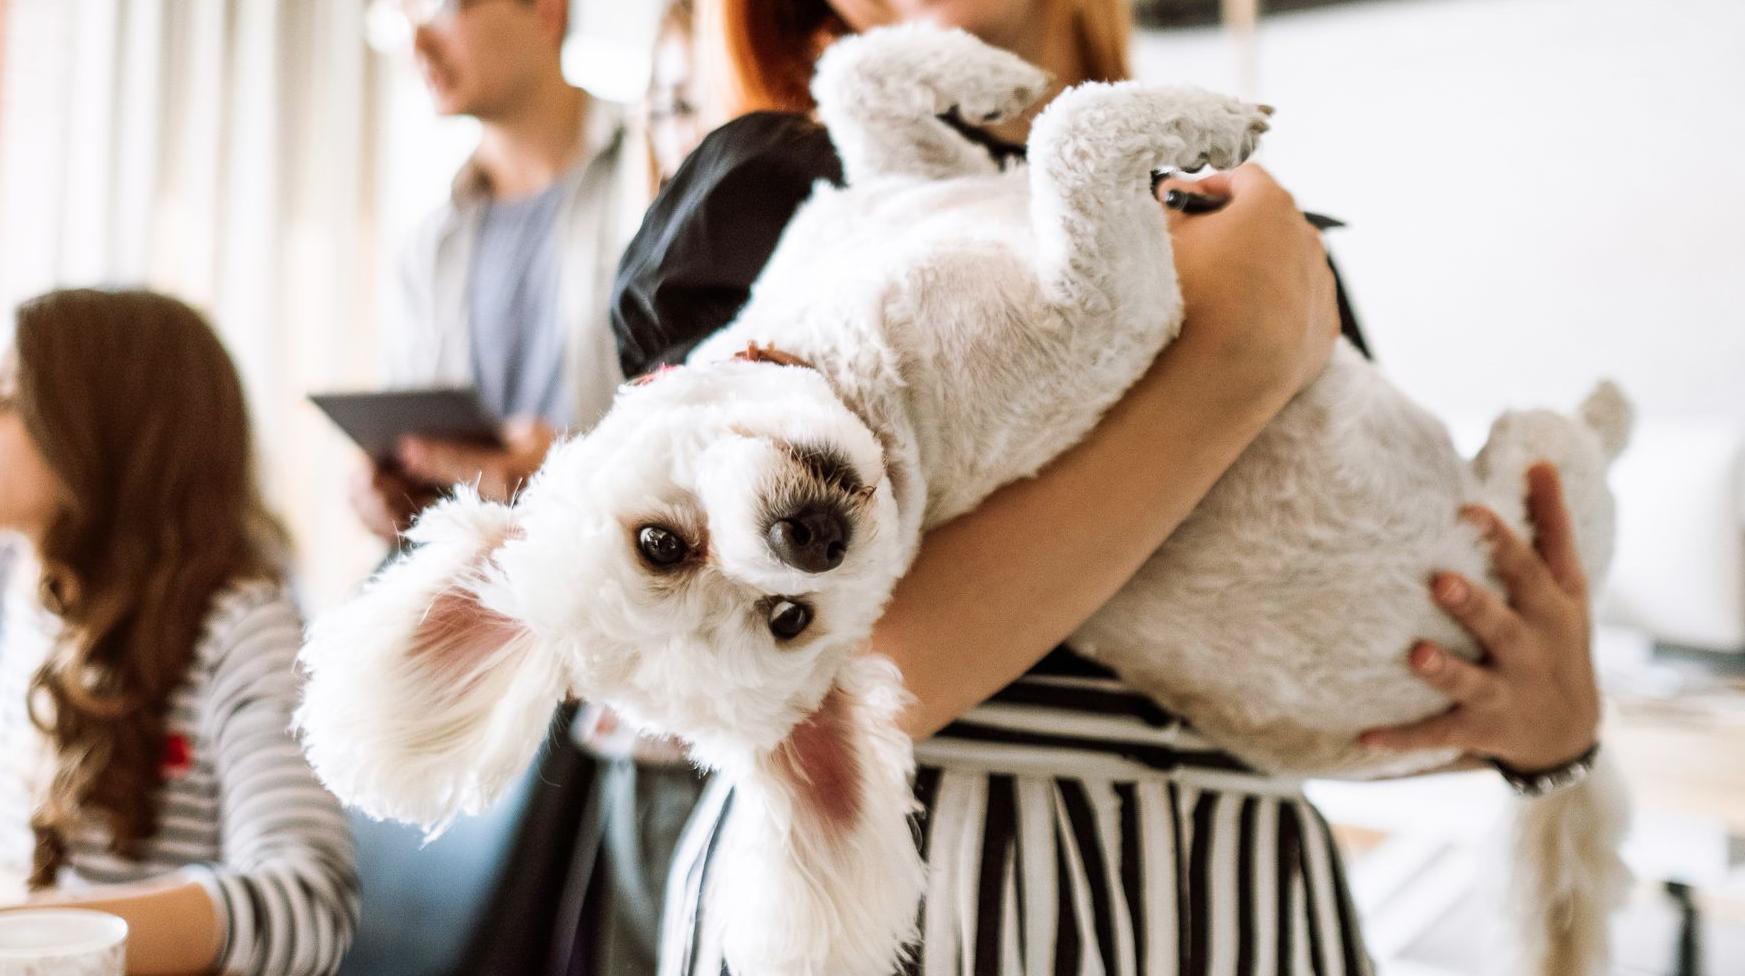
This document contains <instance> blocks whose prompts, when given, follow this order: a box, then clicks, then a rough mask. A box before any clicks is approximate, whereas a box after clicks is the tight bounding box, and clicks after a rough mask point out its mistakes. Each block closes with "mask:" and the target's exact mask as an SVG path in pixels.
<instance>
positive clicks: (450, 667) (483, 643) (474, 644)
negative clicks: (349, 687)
mask: <svg viewBox="0 0 1745 976" xmlns="http://www.w3.org/2000/svg"><path fill="white" fill-rule="evenodd" d="M522 633H523V631H522V627H521V624H520V623H518V622H517V621H514V620H511V619H510V618H508V617H505V616H504V615H502V614H500V613H498V612H497V611H495V610H492V609H490V608H489V607H486V606H485V605H484V604H482V603H480V602H479V598H478V595H477V594H475V593H474V592H473V590H472V588H471V587H469V586H467V585H465V584H464V583H459V582H456V583H454V584H451V585H450V586H448V587H447V588H446V589H444V590H443V591H442V592H441V593H438V594H437V595H436V599H434V600H432V601H430V608H429V609H428V610H426V611H425V613H424V619H423V620H420V621H419V622H418V626H417V627H416V628H414V629H413V631H412V646H411V647H410V648H409V649H408V651H407V654H408V656H409V657H410V658H411V659H412V660H414V661H417V662H419V663H422V664H425V665H427V666H429V667H431V668H433V669H435V670H437V671H439V672H441V673H443V675H444V676H445V677H447V678H450V679H452V680H455V681H457V682H460V683H461V686H462V687H461V688H460V689H457V690H464V689H465V687H466V686H468V685H471V684H472V683H473V682H474V681H477V680H478V679H480V678H482V677H483V672H482V671H481V670H479V668H478V665H479V664H480V663H481V662H482V661H484V660H485V659H486V658H489V657H490V656H491V655H492V654H493V653H495V652H496V651H498V650H500V649H502V648H503V647H504V646H505V645H507V644H508V643H509V642H510V641H512V640H515V639H516V638H517V637H519V636H521V634H522Z"/></svg>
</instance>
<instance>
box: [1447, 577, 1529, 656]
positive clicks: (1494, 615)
mask: <svg viewBox="0 0 1745 976" xmlns="http://www.w3.org/2000/svg"><path fill="white" fill-rule="evenodd" d="M1430 592H1431V593H1432V594H1433V595H1434V596H1435V597H1436V602H1437V603H1439V604H1441V606H1442V609H1443V610H1445V611H1447V612H1448V615H1449V616H1451V617H1453V618H1454V620H1455V622H1456V623H1458V624H1460V626H1461V627H1463V628H1465V629H1466V632H1467V633H1469V634H1471V635H1472V636H1473V637H1475V638H1477V639H1478V642H1479V643H1480V644H1481V645H1483V646H1484V649H1485V650H1487V651H1489V652H1490V653H1491V655H1492V656H1493V657H1496V658H1499V659H1503V658H1507V657H1509V656H1510V654H1511V653H1512V652H1514V651H1515V649H1516V648H1518V647H1519V646H1520V644H1521V642H1522V640H1523V639H1524V638H1525V636H1526V627H1525V625H1524V624H1523V623H1522V622H1521V618H1520V616H1519V615H1518V614H1516V613H1515V611H1514V610H1513V609H1511V608H1510V607H1509V605H1508V604H1507V603H1504V602H1503V599H1502V598H1501V597H1499V596H1497V595H1496V594H1495V593H1493V592H1491V591H1490V590H1489V589H1488V588H1486V587H1483V586H1474V585H1473V584H1472V583H1471V582H1470V581H1469V580H1467V579H1466V577H1464V576H1461V575H1459V574H1458V573H1442V574H1440V575H1438V576H1437V577H1436V579H1435V581H1434V582H1433V583H1432V584H1431V587H1430Z"/></svg>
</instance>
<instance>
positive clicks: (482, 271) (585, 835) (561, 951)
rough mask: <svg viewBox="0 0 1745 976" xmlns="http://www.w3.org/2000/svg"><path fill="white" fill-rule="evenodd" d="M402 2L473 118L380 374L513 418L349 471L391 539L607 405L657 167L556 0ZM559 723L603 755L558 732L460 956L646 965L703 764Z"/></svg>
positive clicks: (504, 477) (600, 726)
mask: <svg viewBox="0 0 1745 976" xmlns="http://www.w3.org/2000/svg"><path fill="white" fill-rule="evenodd" d="M401 9H402V11H403V12H404V14H405V16H406V18H407V20H408V21H409V23H410V24H411V26H412V28H413V49H414V52H415V57H416V62H417V66H418V69H419V71H420V73H421V74H422V76H423V79H424V82H425V84H426V86H427V88H428V89H429V91H430V94H431V98H432V100H433V101H434V103H435V107H436V110H437V111H438V112H439V113H441V114H443V115H465V116H471V117H473V118H475V119H477V120H478V121H479V123H480V136H479V143H478V147H477V148H476V149H475V150H474V152H473V154H472V156H471V157H470V158H469V159H468V160H467V162H466V163H465V165H463V166H462V167H461V169H460V172H459V173H457V174H456V176H455V179H454V182H453V188H452V191H451V194H450V196H449V199H448V200H446V201H444V202H443V204H442V205H441V206H440V207H438V208H437V209H436V211H435V212H434V213H432V214H431V215H430V217H429V219H428V220H426V221H425V223H424V224H423V226H422V227H421V228H420V229H419V230H418V231H417V233H416V234H415V236H414V237H413V238H412V240H411V241H409V242H408V244H407V246H406V248H405V251H404V254H403V258H402V262H401V267H400V284H401V288H400V292H401V296H400V297H401V305H402V307H401V310H400V311H401V315H400V316H399V318H398V319H397V320H396V321H395V322H394V323H393V324H392V326H391V328H390V330H389V333H388V344H387V350H386V352H387V359H388V362H389V364H390V367H389V368H390V378H391V380H392V382H393V383H394V385H396V386H404V387H435V386H459V387H469V386H470V387H474V388H476V389H477V391H478V393H479V397H480V400H481V402H482V403H483V404H484V406H485V407H486V409H488V410H491V411H493V412H494V413H495V414H496V415H497V416H499V417H503V418H507V419H506V421H505V423H504V425H503V428H502V430H501V444H500V446H498V447H483V446H480V445H477V444H474V443H461V442H453V441H443V440H439V439H433V438H407V439H406V441H405V442H404V443H403V444H402V445H401V450H400V453H399V456H398V458H397V462H398V463H397V464H394V465H392V466H382V465H376V464H367V465H366V467H365V468H364V469H363V470H362V471H360V472H359V474H358V476H357V478H356V479H355V481H354V485H353V491H352V498H353V504H354V507H355V508H356V509H357V512H358V514H359V516H360V517H361V518H362V520H363V522H364V523H365V525H367V526H368V527H369V528H370V530H371V531H373V532H374V533H375V534H377V535H378V536H380V537H382V538H383V539H384V540H388V541H390V542H393V541H394V540H395V539H396V538H397V536H398V534H399V532H401V531H402V530H404V529H405V528H406V527H407V526H408V525H409V524H410V523H411V521H412V519H413V518H414V517H415V516H416V515H417V513H418V511H419V510H420V509H422V508H423V507H425V506H426V505H428V504H430V503H431V502H433V501H434V500H435V499H436V497H437V496H438V494H439V492H440V491H441V490H443V489H444V488H446V487H448V486H451V485H454V484H457V483H476V484H477V485H478V487H479V491H480V493H481V494H483V495H484V496H485V497H487V498H493V499H495V500H498V501H508V500H509V499H510V497H511V496H512V495H513V493H514V492H515V490H516V488H517V487H518V486H519V485H521V484H522V483H523V482H525V481H526V479H527V478H528V477H530V476H531V475H532V474H533V472H534V471H535V470H537V469H538V467H539V465H540V463H541V461H542V460H543V459H544V457H545V453H546V451H547V450H548V449H549V448H550V446H551V444H552V442H553V440H554V439H555V438H556V437H557V436H558V433H559V432H560V431H564V430H572V431H580V430H586V429H587V428H588V427H590V426H592V425H593V424H594V423H595V422H596V421H597V420H598V419H599V418H600V416H601V415H603V414H604V413H605V411H606V409H607V407H608V406H610V404H611V400H612V394H613V392H614V391H615V390H616V389H617V387H618V385H619V384H620V383H622V382H623V380H624V377H623V375H622V373H621V371H620V367H619V357H618V350H617V347H616V344H615V342H614V340H613V336H612V331H611V327H610V324H609V320H608V318H607V314H606V307H607V299H608V297H609V294H610V286H611V281H612V275H613V272H614V270H615V268H616V266H617V262H618V257H619V254H620V252H621V251H622V250H623V247H624V244H625V243H626V242H627V241H628V239H629V237H630V235H631V234H632V233H634V232H635V230H636V227H637V226H638V223H639V222H640V219H641V216H642V211H643V208H644V207H645V206H646V205H647V203H648V195H649V187H650V180H649V176H648V174H647V172H646V169H645V165H646V164H645V160H646V158H647V157H646V152H645V150H644V149H643V147H642V146H640V145H639V144H637V140H636V139H635V138H633V137H632V136H631V135H629V134H628V131H627V125H626V121H627V113H626V111H625V110H624V109H623V107H621V106H618V105H614V104H612V103H610V102H606V101H602V100H600V99H597V98H593V97H590V96H589V95H588V94H587V93H586V92H584V91H582V90H581V89H579V88H576V87H574V86H572V85H571V84H569V83H568V82H567V81H566V80H565V78H564V75H563V71H562V65H561V52H562V46H563V40H564V36H565V34H566V31H567V29H568V18H569V3H568V0H402V3H401ZM554 738H557V739H560V740H562V739H564V737H562V736H557V737H554ZM570 740H571V741H573V742H574V743H576V744H578V745H580V747H581V749H582V750H584V751H586V752H587V753H590V754H592V756H593V757H594V758H595V759H597V760H602V761H600V762H589V761H588V760H587V758H586V757H584V756H583V755H582V754H581V753H580V752H578V751H577V750H576V749H575V748H565V746H567V745H569V744H570V742H567V741H560V742H557V743H554V748H553V749H551V750H549V751H548V753H547V755H546V756H545V757H544V759H543V760H542V764H543V765H542V767H541V768H540V769H539V770H538V771H537V773H536V778H535V779H534V780H533V783H532V790H533V792H532V793H531V795H530V797H529V801H528V807H527V811H526V813H525V814H524V815H523V817H522V822H521V826H520V828H519V836H518V837H517V839H516V841H515V849H514V851H513V852H511V854H510V855H509V865H508V867H507V868H506V869H502V870H501V874H502V876H503V878H504V881H503V883H502V884H501V885H499V890H498V892H497V894H496V896H495V897H494V899H493V904H492V905H491V907H490V908H489V909H488V914H487V916H486V921H485V923H484V924H483V925H481V926H480V939H476V940H475V941H474V944H473V947H472V951H471V952H470V953H469V956H470V957H471V958H469V959H468V960H466V962H465V963H464V968H465V970H466V971H467V972H469V973H476V972H504V973H510V972H512V973H516V974H521V973H537V972H551V973H560V974H566V976H567V974H569V973H600V974H612V976H641V974H644V973H647V974H651V976H652V973H653V972H654V947H655V941H656V929H657V928H658V923H659V911H660V903H661V893H662V885H663V883H664V881H665V872H666V866H667V863H668V861H669V860H670V856H671V849H672V844H673V842H674V840H675V839H676V836H677V832H678V830H679V829H680V827H682V826H683V822H684V819H685V817H686V816H687V815H688V814H689V811H690V808H691V805H692V803H693V802H694V800H695V798H696V795H697V792H698V789H699V786H700V781H699V779H698V778H697V776H696V774H695V773H694V772H693V771H692V769H691V768H690V766H689V765H688V764H687V763H685V762H684V761H683V756H682V754H681V753H679V752H678V750H677V749H676V747H674V746H672V745H670V744H666V743H654V742H649V741H647V740H642V739H639V738H638V737H636V736H634V735H629V734H626V733H624V732H622V731H620V730H617V729H616V728H614V723H613V721H612V720H611V717H610V716H609V715H604V714H600V713H598V712H596V711H593V710H588V709H584V710H583V713H582V715H581V716H580V718H579V719H578V720H577V721H576V723H575V725H574V726H573V732H572V736H571V737H570ZM590 792H591V797H592V799H591V801H589V802H587V803H583V802H581V800H582V799H583V798H585V797H587V796H589V795H590ZM584 808H587V810H586V812H584ZM596 875H597V877H596ZM529 916H533V917H531V918H530V917H529Z"/></svg>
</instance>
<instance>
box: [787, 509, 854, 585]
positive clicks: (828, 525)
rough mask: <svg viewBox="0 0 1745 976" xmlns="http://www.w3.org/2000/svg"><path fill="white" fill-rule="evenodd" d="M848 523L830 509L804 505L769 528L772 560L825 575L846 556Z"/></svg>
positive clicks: (803, 570) (840, 514)
mask: <svg viewBox="0 0 1745 976" xmlns="http://www.w3.org/2000/svg"><path fill="white" fill-rule="evenodd" d="M848 534H849V529H848V520H847V519H846V518H844V517H843V516H842V513H841V512H840V511H838V510H836V509H835V508H834V507H830V506H824V505H808V506H806V507H805V508H802V509H800V510H798V511H795V512H793V513H791V514H789V515H787V516H786V517H784V518H781V519H778V520H776V522H775V524H773V525H771V526H770V527H769V532H768V537H769V544H770V549H772V550H773V551H774V552H775V554H776V558H777V559H780V560H781V561H782V562H784V563H786V564H787V565H789V566H792V567H794V568H795V569H798V570H801V571H802V572H807V573H827V572H829V571H830V570H833V569H835V568H836V567H838V566H840V565H842V558H843V557H844V556H846V555H847V554H848Z"/></svg>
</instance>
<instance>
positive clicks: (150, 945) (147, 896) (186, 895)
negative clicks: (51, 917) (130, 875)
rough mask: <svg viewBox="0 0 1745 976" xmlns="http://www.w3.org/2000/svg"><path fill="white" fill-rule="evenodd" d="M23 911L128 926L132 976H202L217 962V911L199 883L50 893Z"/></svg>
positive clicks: (178, 880) (174, 881) (176, 881)
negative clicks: (81, 913) (89, 913)
mask: <svg viewBox="0 0 1745 976" xmlns="http://www.w3.org/2000/svg"><path fill="white" fill-rule="evenodd" d="M19 907H21V908H89V909H92V910H95V911H99V912H108V913H109V914H111V915H118V916H120V917H121V918H122V919H124V920H125V921H126V922H127V971H128V973H129V974H131V976H163V974H170V973H204V972H208V971H210V970H211V969H212V966H213V964H214V963H215V962H216V961H217V959H218V951H219V949H220V948H221V946H220V945H219V944H218V943H219V940H220V939H221V938H222V937H223V933H221V932H220V931H219V922H218V911H217V909H215V908H214V907H213V905H212V899H211V898H210V897H209V896H208V895H207V894H206V889H205V888H204V887H202V886H201V885H200V883H199V882H198V881H190V880H184V879H182V878H173V879H165V880H164V881H161V882H152V881H147V882H141V883H139V884H128V885H105V886H103V887H99V888H91V889H88V890H84V891H79V892H76V893H66V894H63V893H59V892H53V891H51V892H47V893H45V894H43V895H40V896H38V897H36V898H33V899H31V901H30V903H29V904H28V905H22V906H19Z"/></svg>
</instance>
